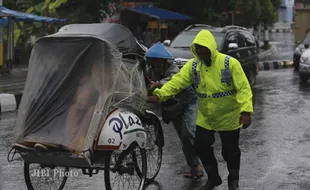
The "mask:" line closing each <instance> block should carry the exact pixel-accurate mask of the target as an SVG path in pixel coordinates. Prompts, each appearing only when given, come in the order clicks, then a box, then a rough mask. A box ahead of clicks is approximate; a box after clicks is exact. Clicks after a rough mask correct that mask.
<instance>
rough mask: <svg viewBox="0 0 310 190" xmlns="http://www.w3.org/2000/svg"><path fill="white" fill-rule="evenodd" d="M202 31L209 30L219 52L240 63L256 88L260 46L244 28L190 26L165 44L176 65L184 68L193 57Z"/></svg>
mask: <svg viewBox="0 0 310 190" xmlns="http://www.w3.org/2000/svg"><path fill="white" fill-rule="evenodd" d="M202 29H207V30H209V31H210V32H211V33H212V34H213V35H214V38H215V40H216V42H217V45H218V51H219V52H222V53H224V54H227V55H230V56H232V57H234V58H236V59H238V60H239V61H240V63H241V65H242V68H243V70H244V72H245V74H246V76H247V77H248V80H249V82H250V84H251V86H254V84H255V82H256V76H257V74H258V46H257V42H256V40H255V38H254V36H253V35H252V34H251V32H249V31H248V30H247V29H246V28H243V27H239V26H226V27H222V28H219V27H212V26H209V25H203V24H194V25H190V26H189V27H187V28H186V29H185V30H183V31H182V32H181V33H180V34H178V35H177V36H176V37H175V38H174V39H173V40H172V41H171V42H170V41H169V40H166V41H165V42H164V45H165V46H167V49H168V50H169V51H170V53H171V54H172V55H173V56H174V57H175V60H174V63H175V64H176V65H178V66H179V67H182V66H183V65H184V64H185V63H186V62H187V61H188V60H189V59H191V58H192V57H193V55H192V54H191V52H190V46H191V44H192V42H193V40H194V38H195V37H196V35H197V34H198V33H199V32H200V31H201V30H202Z"/></svg>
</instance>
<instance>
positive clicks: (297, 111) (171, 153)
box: [0, 69, 310, 190]
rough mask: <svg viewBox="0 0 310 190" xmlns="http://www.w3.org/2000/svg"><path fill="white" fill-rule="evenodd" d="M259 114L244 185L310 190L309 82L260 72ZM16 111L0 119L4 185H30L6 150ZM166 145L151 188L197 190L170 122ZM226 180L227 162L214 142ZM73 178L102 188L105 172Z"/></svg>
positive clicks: (285, 73) (249, 132)
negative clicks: (185, 170)
mask: <svg viewBox="0 0 310 190" xmlns="http://www.w3.org/2000/svg"><path fill="white" fill-rule="evenodd" d="M253 91H254V94H255V97H254V103H255V115H254V116H253V124H252V125H251V126H250V128H248V129H246V130H242V133H241V140H240V144H241V150H242V165H241V173H240V174H241V177H240V189H258V190H278V189H281V190H295V189H296V190H299V189H300V190H306V189H307V190H308V189H309V188H310V181H309V178H310V162H309V161H310V152H309V147H310V109H309V108H310V83H308V84H300V83H299V78H298V74H297V73H294V72H293V70H292V69H286V70H277V71H265V72H260V73H259V76H258V80H257V85H256V87H255V88H254V90H253ZM14 119H15V115H14V114H9V115H8V114H5V115H2V116H1V121H0V130H1V134H0V135H1V137H0V189H1V190H8V189H12V190H13V189H14V190H18V189H26V188H25V185H24V180H23V168H22V165H21V162H18V161H16V162H13V163H8V162H7V161H6V154H7V152H8V150H9V148H8V146H9V140H10V138H11V136H12V129H13V126H14ZM164 130H165V141H166V144H165V147H164V159H163V164H162V168H161V171H160V173H159V175H158V177H157V179H156V180H157V183H154V184H151V185H149V186H148V187H147V190H160V189H163V190H195V189H198V188H199V187H200V186H202V185H203V184H204V183H205V182H206V177H204V178H203V179H200V180H198V181H191V180H189V179H184V178H183V175H182V174H183V167H184V166H185V160H184V157H183V154H182V151H181V148H180V143H179V140H178V138H177V135H176V133H175V131H174V129H173V127H172V126H170V125H169V126H164ZM215 147H216V148H217V149H216V151H215V152H216V157H217V158H218V161H219V168H220V174H221V176H222V178H223V184H222V185H221V186H219V187H218V188H216V189H227V180H226V176H227V171H226V165H225V163H224V161H223V159H222V157H221V153H220V149H219V148H220V141H219V138H218V136H217V142H216V144H215ZM79 174H80V175H79V176H78V177H74V178H70V179H69V180H68V182H67V184H66V188H65V189H82V190H84V189H85V190H86V189H104V182H103V172H101V174H100V175H97V176H94V177H92V178H90V177H88V176H83V175H82V174H81V173H79Z"/></svg>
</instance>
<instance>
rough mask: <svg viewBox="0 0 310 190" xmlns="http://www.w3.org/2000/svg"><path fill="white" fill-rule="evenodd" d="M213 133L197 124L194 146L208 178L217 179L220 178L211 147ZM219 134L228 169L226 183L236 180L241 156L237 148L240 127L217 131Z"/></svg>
mask: <svg viewBox="0 0 310 190" xmlns="http://www.w3.org/2000/svg"><path fill="white" fill-rule="evenodd" d="M214 133H215V132H214V131H210V130H207V129H204V128H202V127H199V126H197V127H196V135H195V136H196V138H195V143H194V144H195V145H194V146H195V152H196V155H197V156H198V157H199V158H200V160H201V162H202V164H203V166H204V168H205V170H206V172H207V174H208V180H214V181H218V180H219V179H220V176H219V171H218V164H217V160H216V158H215V156H214V152H213V147H212V145H213V143H214V141H215V138H214ZM219 135H220V137H221V141H222V156H223V158H224V160H225V161H226V163H227V168H228V171H229V176H228V184H231V183H233V182H238V181H239V170H240V157H241V151H240V148H239V135H240V129H238V130H235V131H225V132H219Z"/></svg>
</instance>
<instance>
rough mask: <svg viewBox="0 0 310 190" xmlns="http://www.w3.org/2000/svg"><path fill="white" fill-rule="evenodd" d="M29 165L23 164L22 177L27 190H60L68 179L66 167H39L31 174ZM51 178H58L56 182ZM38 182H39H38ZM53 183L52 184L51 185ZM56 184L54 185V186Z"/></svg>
mask: <svg viewBox="0 0 310 190" xmlns="http://www.w3.org/2000/svg"><path fill="white" fill-rule="evenodd" d="M30 165H32V164H31V163H28V162H24V177H25V182H26V186H27V189H28V190H45V189H51V190H52V189H55V190H62V189H63V188H64V187H65V184H66V182H67V179H68V176H67V174H68V172H69V168H68V167H55V168H50V167H41V166H39V164H35V165H38V166H39V167H37V168H36V169H34V171H33V173H31V171H30ZM53 178H56V179H57V178H59V179H58V180H57V182H55V181H54V179H53ZM38 181H40V182H38ZM53 183H54V184H53ZM55 183H56V184H55Z"/></svg>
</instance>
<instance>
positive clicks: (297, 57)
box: [293, 33, 310, 71]
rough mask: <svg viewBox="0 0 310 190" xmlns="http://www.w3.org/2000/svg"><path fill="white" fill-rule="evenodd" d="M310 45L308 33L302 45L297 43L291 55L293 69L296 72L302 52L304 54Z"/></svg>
mask: <svg viewBox="0 0 310 190" xmlns="http://www.w3.org/2000/svg"><path fill="white" fill-rule="evenodd" d="M309 45H310V33H309V34H308V35H307V36H306V38H305V39H304V41H303V42H302V43H299V44H298V46H297V47H296V49H295V51H294V55H293V62H294V68H295V70H296V71H298V70H299V64H300V57H301V54H302V53H303V52H305V51H306V50H307V49H308V48H309Z"/></svg>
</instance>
